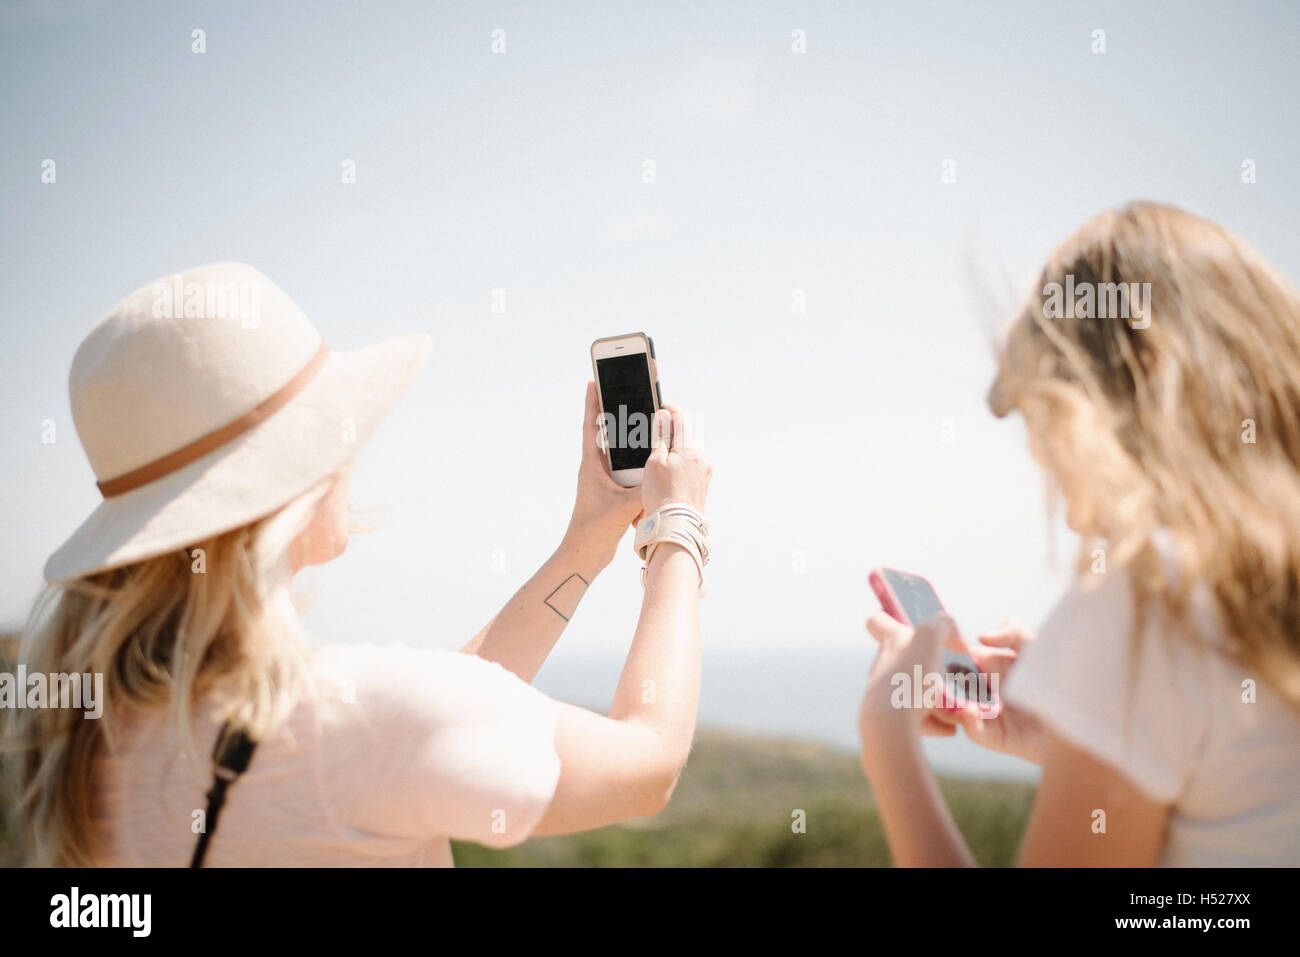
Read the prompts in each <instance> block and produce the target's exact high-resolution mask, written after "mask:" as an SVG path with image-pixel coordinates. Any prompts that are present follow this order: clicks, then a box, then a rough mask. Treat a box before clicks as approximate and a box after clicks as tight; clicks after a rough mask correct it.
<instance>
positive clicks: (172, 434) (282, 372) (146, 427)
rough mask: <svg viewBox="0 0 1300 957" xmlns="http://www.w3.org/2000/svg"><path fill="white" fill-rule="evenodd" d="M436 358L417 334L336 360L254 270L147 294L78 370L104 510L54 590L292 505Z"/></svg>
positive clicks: (80, 416)
mask: <svg viewBox="0 0 1300 957" xmlns="http://www.w3.org/2000/svg"><path fill="white" fill-rule="evenodd" d="M431 348H432V343H431V341H430V339H429V337H428V336H426V335H423V334H416V335H409V336H402V337H400V338H397V339H390V340H388V341H385V342H381V343H379V344H378V345H373V346H370V347H368V348H364V349H360V350H357V351H354V352H332V351H330V350H329V349H328V348H327V347H326V346H325V344H324V343H323V341H322V339H321V336H320V333H318V332H317V331H316V329H315V327H314V326H313V325H312V324H311V322H310V321H309V320H308V319H307V317H306V316H305V315H303V313H302V312H301V311H300V310H299V309H298V307H297V306H296V305H294V303H293V302H292V300H290V299H289V297H288V296H286V295H285V294H284V293H283V292H282V291H281V290H280V289H278V288H277V287H276V286H275V285H274V284H273V283H271V281H270V280H269V279H267V278H266V277H265V276H263V275H262V274H261V273H260V272H258V271H257V270H256V269H254V268H252V267H251V266H246V265H242V264H239V263H217V264H214V265H209V266H203V267H199V268H197V269H192V270H187V271H186V272H183V273H178V274H175V275H173V276H168V277H166V278H163V279H159V280H157V281H155V282H153V283H150V284H149V285H147V286H143V287H141V288H140V289H138V290H136V292H134V293H132V294H131V295H130V296H128V297H127V298H126V299H124V300H123V301H122V302H121V303H119V304H118V305H117V306H116V307H115V308H114V309H113V310H112V311H110V312H109V314H108V315H107V316H105V317H104V318H103V319H102V320H101V321H100V322H99V323H98V324H97V325H96V326H95V328H94V329H93V330H92V331H91V332H90V334H89V335H88V336H87V337H86V339H85V341H84V342H82V344H81V346H80V348H79V349H78V350H77V354H76V357H75V358H74V359H73V363H72V372H71V375H70V377H69V393H70V397H71V400H72V415H73V421H74V423H75V425H76V428H77V436H78V438H79V439H80V440H81V444H82V447H83V448H84V449H85V451H86V456H87V458H89V460H90V465H91V468H92V469H93V470H94V472H95V477H96V479H97V480H98V485H99V487H100V489H101V492H102V494H103V495H104V501H103V502H102V503H101V504H100V505H99V507H98V508H96V509H95V511H94V512H92V513H91V515H90V516H89V517H88V518H87V519H86V520H85V521H84V522H83V523H82V524H81V526H80V527H79V528H78V529H77V530H76V531H75V532H73V534H72V536H71V537H70V538H69V539H68V540H67V541H66V542H65V543H64V544H63V545H62V546H61V547H60V548H59V549H58V550H57V551H56V552H54V554H53V555H51V556H50V558H49V560H48V561H47V562H46V564H45V577H46V579H47V580H49V581H51V582H60V581H66V580H68V579H72V578H78V577H81V576H84V575H89V574H92V573H94V572H99V571H105V570H108V569H112V568H117V567H120V566H122V565H128V564H131V563H133V562H138V561H141V560H143V559H146V558H151V557H154V556H156V555H161V554H164V553H166V552H169V551H172V550H176V549H182V548H184V547H186V546H188V545H192V544H194V543H196V542H200V541H203V540H205V539H207V538H210V537H212V536H214V535H219V534H221V533H223V532H227V531H230V530H231V529H235V528H238V527H240V526H241V525H245V524H248V523H249V522H252V521H254V520H255V519H258V518H262V517H264V516H266V515H269V514H271V513H272V512H274V511H276V510H277V509H279V508H281V507H283V506H285V505H287V504H289V503H290V502H292V501H293V500H294V499H296V498H297V497H298V496H300V495H302V494H304V493H305V492H307V491H309V490H310V489H312V488H313V487H315V486H316V485H317V484H319V483H320V482H322V481H324V480H325V479H327V478H328V477H329V476H331V475H332V474H334V473H335V472H337V471H338V470H339V469H340V468H342V467H343V466H344V465H345V464H347V462H348V461H349V460H350V459H351V458H352V457H353V456H354V455H355V454H356V451H357V449H358V447H359V446H360V445H361V444H362V443H363V442H365V441H366V439H368V438H369V437H370V435H371V434H372V433H373V431H374V430H375V427H376V426H377V425H378V424H379V422H380V420H381V419H383V417H384V416H385V415H386V414H387V413H388V411H389V410H390V409H391V408H392V407H393V406H394V405H395V404H396V402H397V400H398V399H400V398H401V396H402V395H403V394H404V393H405V392H406V391H407V389H408V388H409V387H410V385H411V383H412V382H413V381H414V380H415V378H416V376H417V374H418V373H419V371H420V369H421V368H422V367H423V366H424V364H425V362H426V361H427V359H428V357H429V353H430V351H431Z"/></svg>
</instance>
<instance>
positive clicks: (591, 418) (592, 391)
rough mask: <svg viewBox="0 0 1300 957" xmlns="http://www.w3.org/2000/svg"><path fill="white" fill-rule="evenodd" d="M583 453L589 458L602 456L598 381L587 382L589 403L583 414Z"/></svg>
mask: <svg viewBox="0 0 1300 957" xmlns="http://www.w3.org/2000/svg"><path fill="white" fill-rule="evenodd" d="M582 454H583V455H584V456H586V457H589V458H598V457H600V454H601V451H600V400H599V399H598V398H597V397H596V383H594V382H588V383H587V405H586V410H585V412H584V413H583V416H582Z"/></svg>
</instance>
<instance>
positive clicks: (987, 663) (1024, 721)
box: [933, 622, 1044, 764]
mask: <svg viewBox="0 0 1300 957" xmlns="http://www.w3.org/2000/svg"><path fill="white" fill-rule="evenodd" d="M1033 640H1034V636H1033V635H1031V634H1030V633H1029V632H1028V631H1027V630H1026V629H1024V628H1022V627H1021V626H1020V625H1017V624H1013V623H1011V622H1008V623H1007V624H1004V625H1002V626H1001V627H1000V628H997V629H995V630H994V631H991V632H988V633H987V634H983V635H980V636H979V644H977V645H973V646H971V647H969V648H966V649H965V650H966V651H967V653H969V654H970V656H971V657H972V658H973V659H974V660H975V663H976V664H977V665H978V666H979V668H980V670H981V671H983V672H984V673H985V674H988V675H996V676H997V683H998V685H999V686H1000V685H1001V684H1002V682H1004V681H1005V680H1006V678H1007V675H1008V674H1010V673H1011V666H1012V665H1014V664H1015V663H1016V659H1017V658H1018V657H1019V656H1020V652H1021V650H1022V649H1024V648H1025V647H1026V646H1027V645H1028V644H1029V643H1030V642H1031V641H1033ZM999 704H1000V707H998V708H997V709H996V711H994V712H990V711H988V710H981V709H980V707H979V705H978V704H976V703H975V702H968V703H967V704H965V705H964V706H962V707H960V708H956V709H952V710H948V711H944V710H938V711H935V712H934V714H933V718H934V720H935V721H936V722H940V723H942V724H943V725H944V726H946V727H948V728H950V729H951V730H953V731H955V730H956V728H957V726H958V725H960V726H961V727H962V728H964V729H965V731H966V737H968V738H970V739H971V740H972V741H974V742H975V743H976V744H978V745H981V746H982V747H985V748H989V749H990V750H993V751H1001V752H1003V753H1004V754H1014V755H1016V757H1020V758H1024V759H1026V760H1027V761H1033V762H1034V763H1035V764H1041V763H1042V760H1043V743H1044V732H1043V727H1042V725H1041V724H1040V723H1039V721H1038V719H1037V718H1035V717H1034V716H1033V715H1032V714H1030V713H1029V712H1027V711H1022V710H1021V709H1020V708H1017V707H1016V706H1015V705H1014V704H1010V703H1009V702H1007V701H1005V700H1001V701H1000V702H999Z"/></svg>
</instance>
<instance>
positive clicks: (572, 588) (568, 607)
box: [546, 572, 590, 621]
mask: <svg viewBox="0 0 1300 957" xmlns="http://www.w3.org/2000/svg"><path fill="white" fill-rule="evenodd" d="M575 579H576V580H575ZM589 584H590V582H588V581H587V579H585V578H583V577H582V576H581V575H579V574H578V573H577V572H574V573H573V574H572V575H570V576H569V577H568V578H566V579H565V580H564V581H562V582H560V584H559V585H558V586H557V587H556V589H555V591H553V592H551V593H550V594H549V595H547V596H546V607H547V608H549V609H551V611H553V612H555V613H556V614H557V615H559V616H560V617H561V618H563V619H564V620H565V621H568V620H569V619H570V618H572V617H573V613H574V611H575V610H577V607H578V602H580V601H581V600H582V595H583V592H585V591H586V590H587V586H588V585H589Z"/></svg>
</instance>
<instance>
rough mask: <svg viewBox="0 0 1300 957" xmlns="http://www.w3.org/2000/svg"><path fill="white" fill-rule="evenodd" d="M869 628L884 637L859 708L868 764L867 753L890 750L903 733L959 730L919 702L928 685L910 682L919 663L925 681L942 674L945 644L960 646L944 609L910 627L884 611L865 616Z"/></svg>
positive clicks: (934, 732) (864, 751)
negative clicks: (917, 687)
mask: <svg viewBox="0 0 1300 957" xmlns="http://www.w3.org/2000/svg"><path fill="white" fill-rule="evenodd" d="M867 631H869V632H870V633H871V636H872V637H873V638H875V639H876V640H877V641H878V642H880V651H879V652H878V653H877V655H876V660H875V662H874V663H873V664H872V666H871V674H870V676H869V677H868V678H867V690H866V692H865V693H864V694H863V696H862V706H861V708H860V709H859V711H858V730H859V732H860V733H861V735H862V758H863V764H864V766H865V765H866V763H867V759H868V758H869V757H871V756H873V755H876V754H880V753H887V752H888V751H889V750H890V749H891V748H892V747H893V746H894V745H895V744H897V743H898V742H899V739H901V738H905V737H913V736H920V735H922V734H938V735H948V736H951V735H953V734H955V733H956V730H957V729H956V728H955V727H953V726H952V725H951V724H946V723H943V722H941V721H939V720H938V719H937V718H936V717H935V715H934V713H933V712H932V711H928V710H927V709H925V708H923V707H917V706H915V701H916V699H917V697H920V698H922V699H923V698H924V690H925V689H924V688H922V689H919V690H916V689H913V688H912V686H911V685H912V682H913V681H915V678H916V666H917V665H920V667H921V675H922V676H923V680H925V676H929V675H938V674H940V672H941V670H942V667H943V648H944V646H945V645H948V646H950V647H954V650H955V648H957V647H960V640H961V639H960V636H959V635H958V634H957V626H956V625H955V624H954V623H953V620H952V619H951V618H949V617H948V616H947V615H943V614H940V615H935V616H934V617H933V618H931V619H930V620H929V621H926V622H925V623H924V624H922V625H919V626H918V627H916V628H912V627H911V626H909V625H904V624H903V623H902V622H900V621H898V620H897V619H895V618H893V617H892V616H890V615H887V614H885V613H884V612H883V611H881V612H876V614H874V615H872V616H871V617H870V618H869V619H867ZM914 692H915V693H914ZM886 746H887V747H886Z"/></svg>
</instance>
